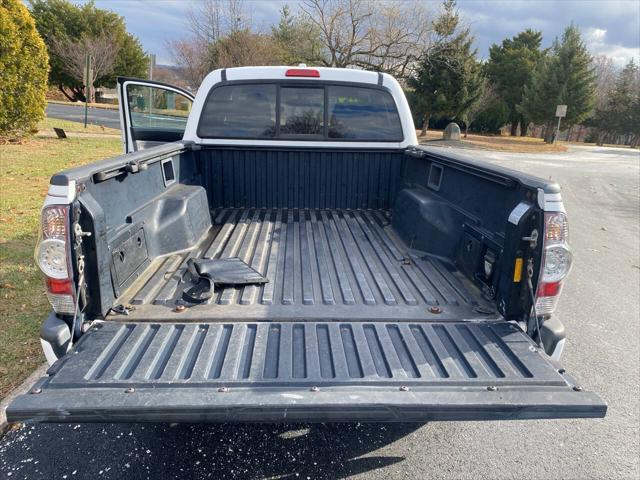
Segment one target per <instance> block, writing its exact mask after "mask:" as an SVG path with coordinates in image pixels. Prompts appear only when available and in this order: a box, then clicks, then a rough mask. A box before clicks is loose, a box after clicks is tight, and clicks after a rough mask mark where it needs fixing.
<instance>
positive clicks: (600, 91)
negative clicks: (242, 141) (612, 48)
mask: <svg viewBox="0 0 640 480" xmlns="http://www.w3.org/2000/svg"><path fill="white" fill-rule="evenodd" d="M593 70H594V73H595V75H596V108H604V107H605V105H606V103H607V101H608V99H609V96H610V95H611V92H612V91H613V89H614V87H615V85H616V79H617V77H618V73H619V72H618V69H617V68H616V66H615V65H614V64H613V60H611V58H609V57H607V56H606V55H598V56H596V57H594V58H593Z"/></svg>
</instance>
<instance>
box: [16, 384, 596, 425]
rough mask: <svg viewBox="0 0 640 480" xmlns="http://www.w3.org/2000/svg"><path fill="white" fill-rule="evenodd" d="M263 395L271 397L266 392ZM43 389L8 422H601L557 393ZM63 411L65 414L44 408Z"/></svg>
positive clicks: (581, 403)
mask: <svg viewBox="0 0 640 480" xmlns="http://www.w3.org/2000/svg"><path fill="white" fill-rule="evenodd" d="M265 390H268V391H265ZM68 395H69V392H65V391H55V390H52V389H47V390H44V391H42V393H40V394H29V395H24V396H23V397H22V398H21V401H20V402H19V405H15V404H14V405H12V406H10V407H9V408H8V409H7V418H8V419H9V421H12V422H16V421H25V420H33V421H40V422H104V421H109V422H345V421H347V422H425V421H436V420H526V419H542V418H546V419H549V418H551V419H559V418H598V417H603V416H604V415H605V413H606V410H607V407H606V405H605V404H604V403H603V402H602V400H601V399H600V398H598V396H597V395H594V394H591V393H588V392H577V391H574V390H572V389H571V388H569V387H565V388H562V389H554V388H549V389H541V388H540V387H538V388H536V389H531V390H528V389H522V388H519V389H513V390H510V389H505V390H502V389H498V390H495V391H490V390H487V389H486V388H460V387H458V388H447V389H444V388H441V389H424V388H420V389H412V388H409V390H408V391H400V390H399V389H397V388H396V389H393V390H391V389H387V388H380V387H377V388H370V389H363V388H357V389H348V388H342V387H337V388H333V389H332V388H327V389H322V390H320V391H317V392H314V391H311V390H310V389H305V390H302V389H296V390H294V389H286V388H281V389H278V388H269V389H267V388H261V389H259V390H258V391H256V390H255V389H253V390H252V389H247V388H238V389H233V388H231V389H229V390H228V391H226V392H220V391H219V390H218V389H209V388H197V387H196V388H156V389H154V388H152V389H139V390H135V391H134V392H132V393H126V388H124V387H123V388H122V389H119V390H118V391H114V389H113V388H110V389H94V390H91V389H86V390H83V391H79V392H76V393H75V395H74V396H73V398H69V397H68ZM60 403H64V404H65V408H64V409H47V408H46V405H47V404H60Z"/></svg>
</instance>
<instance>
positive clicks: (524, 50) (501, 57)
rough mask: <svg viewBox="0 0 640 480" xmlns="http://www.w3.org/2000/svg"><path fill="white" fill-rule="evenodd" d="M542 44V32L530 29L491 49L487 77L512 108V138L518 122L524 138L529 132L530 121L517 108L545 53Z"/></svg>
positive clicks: (510, 117) (510, 113)
mask: <svg viewBox="0 0 640 480" xmlns="http://www.w3.org/2000/svg"><path fill="white" fill-rule="evenodd" d="M541 42H542V33H541V32H537V31H534V30H531V29H528V30H525V31H523V32H520V33H519V34H518V35H516V36H515V37H513V38H506V39H504V40H503V41H502V44H501V45H497V44H493V45H492V46H491V48H490V49H489V61H488V62H487V75H488V77H489V79H490V80H491V84H492V86H493V87H494V88H495V90H496V92H497V93H498V95H499V96H500V98H502V100H503V101H504V102H505V104H506V105H507V107H508V108H509V117H508V121H509V122H510V123H511V135H512V136H515V135H516V130H517V128H518V123H519V124H520V132H521V135H522V136H524V135H526V132H527V123H528V122H527V119H525V118H524V117H523V115H522V113H521V112H520V111H518V108H517V107H518V104H520V102H521V101H522V94H523V92H524V87H525V85H527V83H529V81H530V80H531V77H532V75H533V71H534V69H535V67H536V65H537V64H538V62H539V61H540V59H541V57H542V56H543V54H544V53H543V52H542V51H541V50H540V44H541Z"/></svg>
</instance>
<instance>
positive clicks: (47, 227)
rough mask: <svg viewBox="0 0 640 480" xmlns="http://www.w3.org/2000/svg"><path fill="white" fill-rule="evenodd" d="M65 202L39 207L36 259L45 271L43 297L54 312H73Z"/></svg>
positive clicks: (67, 218)
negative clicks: (39, 223)
mask: <svg viewBox="0 0 640 480" xmlns="http://www.w3.org/2000/svg"><path fill="white" fill-rule="evenodd" d="M69 241H70V237H69V206H68V205H50V206H47V207H45V208H44V209H43V210H42V224H41V228H40V242H39V243H38V246H37V247H36V251H35V259H36V263H37V264H38V266H39V267H40V270H42V273H44V274H45V285H46V287H47V298H48V299H49V303H51V306H52V307H53V309H54V310H55V311H56V312H58V313H64V314H73V313H74V311H75V289H74V286H73V280H72V279H73V271H72V268H71V247H70V245H69Z"/></svg>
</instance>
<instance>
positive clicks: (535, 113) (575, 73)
mask: <svg viewBox="0 0 640 480" xmlns="http://www.w3.org/2000/svg"><path fill="white" fill-rule="evenodd" d="M591 62H592V58H591V55H589V52H588V51H587V48H586V46H585V45H584V42H583V41H582V38H581V36H580V31H579V30H578V28H577V27H575V26H574V25H570V26H569V27H567V28H566V30H565V31H564V34H563V35H562V39H561V40H558V39H556V40H555V42H554V43H553V47H552V49H551V53H550V55H549V56H547V57H543V58H542V59H541V61H540V62H538V65H537V66H536V68H535V70H534V73H533V75H532V77H531V80H530V82H529V84H528V85H527V86H526V87H525V89H524V94H523V98H522V103H521V104H520V106H519V111H520V112H521V113H522V114H523V115H524V116H525V117H527V118H530V119H531V120H532V121H534V122H536V123H540V124H545V125H546V126H547V128H546V133H545V141H547V142H551V141H552V140H553V125H554V123H555V110H556V106H557V105H567V116H566V117H565V118H564V119H563V125H564V126H565V127H571V126H572V125H576V124H578V123H580V122H581V121H583V120H585V119H587V118H588V117H589V116H590V115H591V112H592V111H593V108H594V104H595V74H594V71H593V67H592V63H591Z"/></svg>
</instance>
